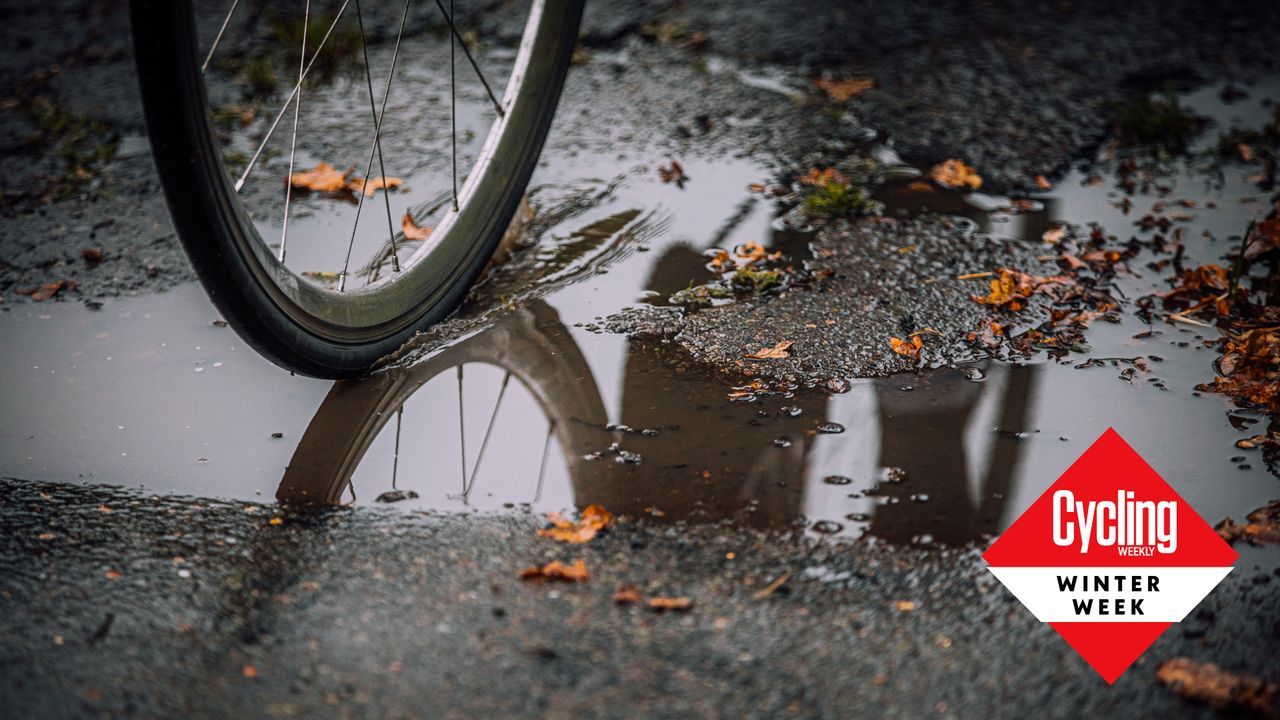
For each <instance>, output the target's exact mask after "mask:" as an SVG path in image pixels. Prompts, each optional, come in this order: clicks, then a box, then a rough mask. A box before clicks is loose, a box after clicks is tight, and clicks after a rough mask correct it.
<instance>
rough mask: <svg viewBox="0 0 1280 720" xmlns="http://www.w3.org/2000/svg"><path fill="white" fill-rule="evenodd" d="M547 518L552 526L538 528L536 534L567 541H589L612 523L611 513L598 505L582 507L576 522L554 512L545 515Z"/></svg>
mask: <svg viewBox="0 0 1280 720" xmlns="http://www.w3.org/2000/svg"><path fill="white" fill-rule="evenodd" d="M547 520H549V521H550V522H551V525H552V527H550V528H546V529H543V530H539V531H538V536H539V537H549V538H551V539H553V540H557V541H559V542H567V543H585V542H591V540H592V539H594V538H595V536H596V534H597V533H598V532H600V531H601V530H603V529H605V528H607V527H609V526H610V525H613V515H612V514H610V512H609V511H608V510H605V509H604V508H603V507H601V506H599V505H588V506H587V507H585V508H583V510H582V515H581V516H580V517H579V518H578V521H577V522H574V521H572V520H566V519H564V518H563V517H561V516H560V513H554V512H553V513H551V514H550V515H548V516H547Z"/></svg>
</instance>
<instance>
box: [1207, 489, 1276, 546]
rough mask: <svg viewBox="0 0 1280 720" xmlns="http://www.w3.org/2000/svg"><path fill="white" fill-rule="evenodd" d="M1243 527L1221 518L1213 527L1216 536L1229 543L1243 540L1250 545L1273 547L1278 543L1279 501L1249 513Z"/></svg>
mask: <svg viewBox="0 0 1280 720" xmlns="http://www.w3.org/2000/svg"><path fill="white" fill-rule="evenodd" d="M1246 519H1247V521H1248V522H1246V523H1245V524H1243V525H1237V524H1236V523H1235V521H1233V520H1232V519H1231V518H1223V519H1222V522H1220V523H1218V524H1217V525H1215V526H1214V527H1213V529H1214V530H1216V531H1218V535H1220V536H1221V537H1222V539H1223V540H1226V541H1227V542H1229V543H1234V542H1235V541H1236V540H1244V541H1246V542H1248V543H1249V544H1250V545H1275V544H1276V543H1280V500H1272V501H1271V502H1270V503H1268V504H1267V505H1264V506H1262V507H1260V508H1258V509H1257V510H1254V511H1253V512H1251V513H1249V515H1248V516H1247V518H1246Z"/></svg>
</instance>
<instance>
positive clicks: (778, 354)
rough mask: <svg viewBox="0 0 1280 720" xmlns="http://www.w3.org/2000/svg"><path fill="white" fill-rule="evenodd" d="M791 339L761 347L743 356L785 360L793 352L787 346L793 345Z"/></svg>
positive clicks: (757, 358) (754, 358) (756, 358)
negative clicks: (771, 345)
mask: <svg viewBox="0 0 1280 720" xmlns="http://www.w3.org/2000/svg"><path fill="white" fill-rule="evenodd" d="M791 345H792V342H791V341H790V340H780V341H779V342H778V344H777V345H774V346H773V347H771V348H760V349H759V350H757V351H755V352H753V353H751V354H749V355H743V356H742V357H745V358H751V359H752V360H785V359H786V358H789V357H791V353H789V352H787V348H789V347H791Z"/></svg>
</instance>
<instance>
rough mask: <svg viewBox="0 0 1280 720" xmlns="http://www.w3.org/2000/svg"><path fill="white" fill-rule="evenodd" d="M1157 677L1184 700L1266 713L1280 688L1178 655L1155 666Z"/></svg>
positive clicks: (1228, 708) (1271, 706)
mask: <svg viewBox="0 0 1280 720" xmlns="http://www.w3.org/2000/svg"><path fill="white" fill-rule="evenodd" d="M1156 680H1158V681H1159V682H1160V683H1161V684H1162V685H1165V686H1166V687H1168V688H1170V689H1171V690H1173V692H1174V693H1175V694H1177V696H1178V697H1180V698H1182V699H1184V700H1197V701H1199V702H1204V703H1208V704H1209V705H1211V706H1213V707H1214V708H1216V709H1218V710H1251V711H1253V712H1256V713H1261V714H1264V715H1269V714H1271V713H1272V712H1274V710H1275V701H1276V695H1277V693H1280V687H1277V686H1276V685H1275V684H1273V683H1269V682H1266V681H1265V680H1263V679H1262V678H1260V677H1256V676H1253V675H1237V674H1235V673H1232V672H1228V671H1226V670H1223V669H1222V668H1220V667H1218V666H1217V665H1214V664H1213V663H1199V662H1195V661H1194V660H1191V659H1190V658H1185V657H1179V658H1174V659H1172V660H1166V661H1165V662H1163V663H1161V664H1160V667H1158V668H1156Z"/></svg>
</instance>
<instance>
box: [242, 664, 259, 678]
mask: <svg viewBox="0 0 1280 720" xmlns="http://www.w3.org/2000/svg"><path fill="white" fill-rule="evenodd" d="M240 672H241V674H243V675H244V676H245V677H247V678H249V679H250V680H255V679H257V677H258V668H256V667H254V666H252V665H245V666H244V669H242V670H241V671H240Z"/></svg>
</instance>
